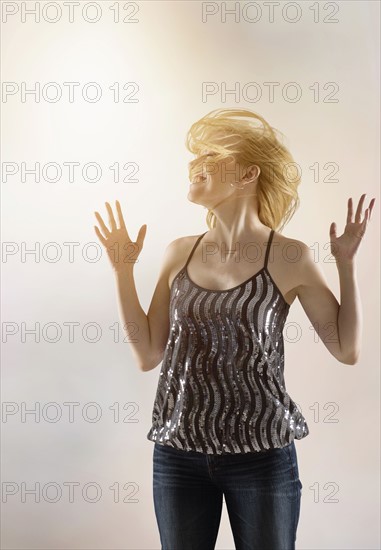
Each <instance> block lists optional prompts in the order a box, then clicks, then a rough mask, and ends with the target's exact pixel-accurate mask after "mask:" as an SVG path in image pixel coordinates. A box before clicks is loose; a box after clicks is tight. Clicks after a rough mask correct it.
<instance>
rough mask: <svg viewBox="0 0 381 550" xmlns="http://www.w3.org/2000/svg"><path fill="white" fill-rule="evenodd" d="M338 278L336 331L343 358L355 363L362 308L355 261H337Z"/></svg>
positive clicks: (357, 353) (359, 337)
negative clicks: (343, 262) (338, 302)
mask: <svg viewBox="0 0 381 550" xmlns="http://www.w3.org/2000/svg"><path fill="white" fill-rule="evenodd" d="M336 265H337V269H338V272H339V280H340V306H339V311H338V318H337V324H338V333H339V340H340V349H341V355H342V357H343V359H345V360H347V361H348V362H350V363H357V360H358V357H359V355H360V349H361V337H362V308H361V300H360V292H359V288H358V284H357V274H356V264H355V262H351V263H345V264H340V263H337V264H336Z"/></svg>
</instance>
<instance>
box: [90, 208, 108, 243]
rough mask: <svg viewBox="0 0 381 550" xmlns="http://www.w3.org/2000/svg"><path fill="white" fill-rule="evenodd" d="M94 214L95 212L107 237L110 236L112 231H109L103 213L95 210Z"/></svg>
mask: <svg viewBox="0 0 381 550" xmlns="http://www.w3.org/2000/svg"><path fill="white" fill-rule="evenodd" d="M94 214H95V217H96V218H97V220H98V222H99V225H100V226H101V228H102V230H103V233H104V234H105V236H106V237H109V236H110V231H109V229H108V227H107V226H106V224H105V222H104V221H103V220H102V217H101V215H100V214H99V213H98V212H94Z"/></svg>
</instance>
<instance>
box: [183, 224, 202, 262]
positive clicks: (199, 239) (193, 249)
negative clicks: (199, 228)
mask: <svg viewBox="0 0 381 550" xmlns="http://www.w3.org/2000/svg"><path fill="white" fill-rule="evenodd" d="M206 234H207V231H205V233H203V234H202V235H200V236H199V238H198V239H197V241H196V242H195V244H194V245H193V248H192V250H191V253H190V254H189V256H188V259H187V262H186V264H185V265H184V268H183V269H185V268H186V267H187V265H188V264H189V261H190V259H191V257H192V256H193V252H194V251H195V249H196V246H197V245H198V243H199V242H200V241H201V239H202V238H203V236H204V235H206Z"/></svg>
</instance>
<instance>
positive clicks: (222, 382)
mask: <svg viewBox="0 0 381 550" xmlns="http://www.w3.org/2000/svg"><path fill="white" fill-rule="evenodd" d="M206 233H207V231H206V232H205V233H203V234H202V235H200V237H199V238H198V239H197V241H196V243H195V245H194V246H193V248H192V251H191V253H190V255H189V257H188V259H187V262H186V264H185V265H184V267H183V268H182V269H181V270H180V271H179V272H178V273H177V275H176V277H175V278H174V280H173V282H172V285H171V290H170V306H169V318H170V333H169V338H168V341H167V345H166V348H165V351H164V356H163V362H162V366H161V371H160V376H159V382H158V386H157V392H156V397H155V401H154V405H153V411H152V425H151V429H150V430H149V432H148V434H147V439H149V440H151V441H154V442H157V443H158V444H161V445H168V446H170V447H173V448H175V449H180V450H184V451H197V452H201V453H207V454H226V453H249V452H257V451H263V450H267V449H272V448H275V447H284V446H286V445H288V444H289V443H291V442H292V441H293V440H294V439H302V438H303V437H305V436H307V435H308V433H309V429H308V426H307V423H306V420H305V418H304V417H303V415H302V413H301V411H300V410H299V408H298V406H297V404H296V403H295V402H294V401H293V400H292V399H291V397H290V396H289V394H288V393H287V391H286V385H285V380H284V343H283V327H284V324H285V321H286V318H287V315H288V311H289V308H290V305H289V304H288V303H287V302H286V301H285V299H284V297H283V295H282V294H281V292H280V290H279V289H278V287H277V285H276V284H275V282H274V280H273V279H272V277H271V275H270V273H269V271H268V269H267V262H268V256H269V250H270V246H271V241H272V238H273V234H274V230H273V229H272V230H271V233H270V237H269V241H268V243H267V247H266V254H265V261H264V267H263V268H262V269H260V270H259V271H258V272H257V273H256V274H255V275H253V276H252V277H250V278H249V279H247V280H246V281H244V282H243V283H241V284H239V285H237V286H235V287H233V288H230V289H228V290H210V289H206V288H203V287H201V286H199V285H197V284H196V283H194V282H193V281H192V280H191V279H190V278H189V275H188V271H187V266H188V263H189V261H190V259H191V257H192V255H193V253H194V250H195V249H196V247H197V245H198V243H199V242H200V240H201V239H202V237H203V236H204V235H205V234H206Z"/></svg>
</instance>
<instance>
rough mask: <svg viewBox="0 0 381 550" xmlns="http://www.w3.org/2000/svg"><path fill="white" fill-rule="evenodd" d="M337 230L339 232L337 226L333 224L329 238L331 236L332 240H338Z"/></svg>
mask: <svg viewBox="0 0 381 550" xmlns="http://www.w3.org/2000/svg"><path fill="white" fill-rule="evenodd" d="M336 230H337V226H336V224H335V222H332V223H331V225H330V228H329V236H330V238H331V239H336V238H337V235H336Z"/></svg>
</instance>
